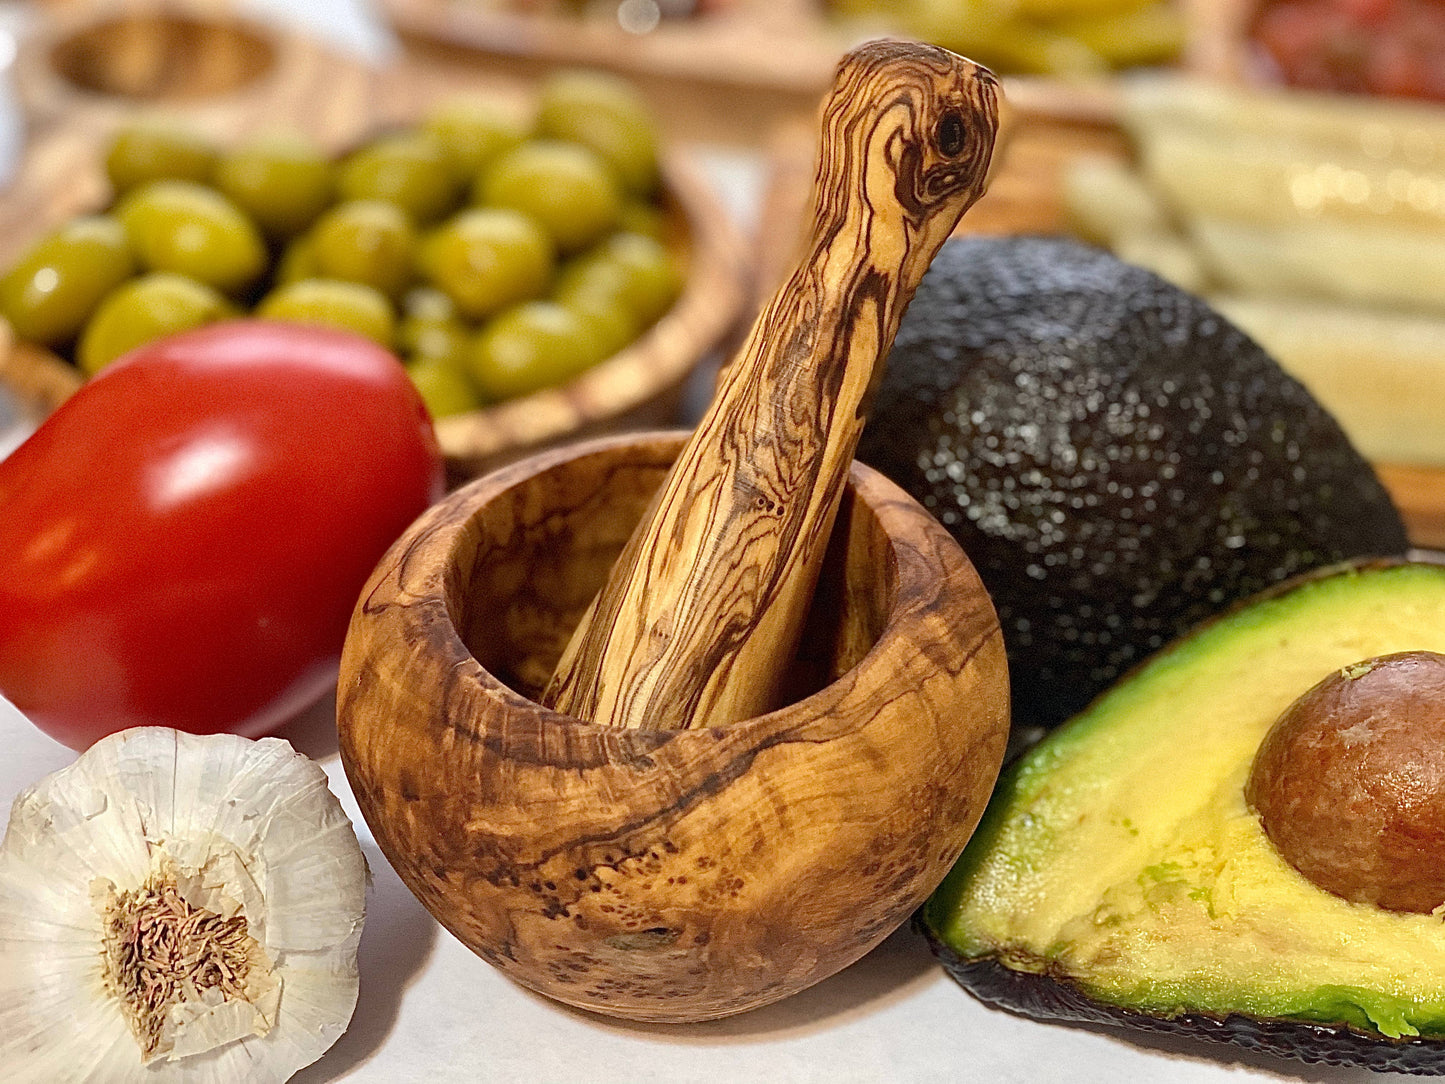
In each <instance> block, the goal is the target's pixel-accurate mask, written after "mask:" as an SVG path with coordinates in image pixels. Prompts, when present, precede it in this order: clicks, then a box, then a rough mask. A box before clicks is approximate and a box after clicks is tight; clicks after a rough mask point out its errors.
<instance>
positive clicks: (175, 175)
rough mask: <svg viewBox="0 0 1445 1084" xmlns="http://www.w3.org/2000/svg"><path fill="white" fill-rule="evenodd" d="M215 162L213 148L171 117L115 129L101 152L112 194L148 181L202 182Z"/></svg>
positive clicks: (208, 175)
mask: <svg viewBox="0 0 1445 1084" xmlns="http://www.w3.org/2000/svg"><path fill="white" fill-rule="evenodd" d="M215 165H216V149H215V147H213V146H212V145H211V143H210V142H209V141H208V140H207V139H206V138H205V137H204V136H201V135H200V134H198V133H196V132H194V131H192V130H190V129H189V128H186V127H185V126H184V125H181V124H179V123H177V122H176V121H173V120H168V119H165V118H149V119H146V120H141V121H137V122H135V123H133V124H130V125H128V126H126V127H125V128H123V129H121V130H120V131H119V132H117V133H116V135H115V137H114V138H113V139H112V140H111V142H110V146H109V147H108V148H107V150H106V154H105V173H106V176H107V177H109V178H110V183H111V187H113V188H114V189H115V192H116V195H123V194H124V193H126V192H129V191H130V190H131V189H132V188H138V187H140V186H141V185H143V184H147V183H149V182H150V181H161V180H175V181H195V182H197V183H204V182H206V181H209V180H210V179H211V171H212V170H213V169H214V168H215Z"/></svg>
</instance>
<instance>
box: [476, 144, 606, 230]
mask: <svg viewBox="0 0 1445 1084" xmlns="http://www.w3.org/2000/svg"><path fill="white" fill-rule="evenodd" d="M472 196H473V202H474V203H480V204H484V205H487V206H492V207H510V208H512V209H513V210H516V211H521V212H522V213H523V214H526V215H530V216H531V217H532V218H534V219H536V220H537V221H538V222H539V223H541V225H542V228H543V229H545V230H546V231H547V232H548V233H549V234H550V235H551V236H552V240H553V241H555V242H556V245H557V248H558V249H559V250H560V251H562V252H576V251H577V250H579V249H583V248H586V247H587V246H588V245H590V244H592V243H593V242H595V241H597V240H598V239H599V238H601V237H602V236H603V235H604V234H606V233H607V232H608V231H609V230H611V229H612V228H613V226H615V225H616V223H617V218H618V215H619V214H621V212H622V189H621V187H620V186H619V185H618V182H617V176H616V174H615V173H613V171H612V169H611V168H610V167H609V166H608V165H607V164H606V163H605V162H604V161H603V160H602V159H601V158H599V157H598V156H597V155H596V154H595V153H593V152H592V151H590V150H588V149H587V148H586V147H583V146H579V145H578V144H576V143H558V142H554V141H551V140H540V139H539V140H533V141H531V142H529V143H523V144H522V145H521V146H520V147H517V148H516V149H514V150H510V151H508V152H507V153H506V154H504V155H502V156H501V157H500V158H498V159H497V160H496V161H495V162H493V163H492V165H491V167H490V168H488V169H487V170H486V171H484V172H483V173H482V174H481V175H480V176H479V177H478V178H477V183H476V185H475V186H474V187H473V191H472Z"/></svg>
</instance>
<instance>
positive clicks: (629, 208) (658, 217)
mask: <svg viewBox="0 0 1445 1084" xmlns="http://www.w3.org/2000/svg"><path fill="white" fill-rule="evenodd" d="M617 229H618V230H619V231H620V232H622V233H640V234H642V235H643V236H644V237H651V238H652V239H653V240H654V241H664V240H666V239H667V232H668V231H667V216H666V215H665V214H663V211H662V208H661V207H659V206H658V205H657V204H655V203H648V202H647V201H646V200H640V199H633V200H628V201H627V202H626V203H624V204H623V205H622V213H621V214H620V215H618V216H617Z"/></svg>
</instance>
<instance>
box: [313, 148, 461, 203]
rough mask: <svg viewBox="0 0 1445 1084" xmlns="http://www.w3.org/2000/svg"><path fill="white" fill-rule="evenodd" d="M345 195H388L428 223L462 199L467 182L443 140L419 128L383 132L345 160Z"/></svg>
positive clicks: (341, 186) (341, 176) (339, 181)
mask: <svg viewBox="0 0 1445 1084" xmlns="http://www.w3.org/2000/svg"><path fill="white" fill-rule="evenodd" d="M336 188H337V191H338V193H339V194H340V197H341V198H342V199H343V200H385V201H386V202H388V203H394V204H396V206H398V207H400V208H401V209H402V210H403V211H405V212H406V213H407V214H408V215H410V216H411V217H412V219H413V221H415V222H418V223H420V224H422V225H426V224H428V223H431V222H435V221H436V220H437V219H439V218H441V217H442V216H443V215H445V214H446V213H447V212H448V211H450V210H451V209H452V208H453V207H455V206H456V205H457V203H458V202H459V200H460V198H461V191H462V186H461V184H460V183H459V182H458V180H457V176H456V173H455V172H454V170H453V167H452V164H451V159H450V158H449V157H448V156H447V153H446V151H445V150H444V149H443V148H442V146H441V144H439V143H437V142H436V140H434V139H432V138H430V137H429V136H426V135H423V134H421V133H419V132H416V131H408V132H401V133H397V134H395V135H388V136H382V137H381V138H379V139H376V140H373V141H372V142H371V143H368V144H367V145H366V146H364V147H362V148H361V149H360V150H359V151H356V152H355V153H354V154H352V155H351V156H350V157H348V158H347V159H346V161H344V162H343V163H342V164H341V168H340V170H339V172H338V174H337V178H336Z"/></svg>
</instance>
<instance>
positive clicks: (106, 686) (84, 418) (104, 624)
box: [0, 320, 443, 749]
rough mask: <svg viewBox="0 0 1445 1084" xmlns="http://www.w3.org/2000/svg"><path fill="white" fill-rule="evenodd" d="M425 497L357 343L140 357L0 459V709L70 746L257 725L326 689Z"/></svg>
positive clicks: (406, 443)
mask: <svg viewBox="0 0 1445 1084" xmlns="http://www.w3.org/2000/svg"><path fill="white" fill-rule="evenodd" d="M442 489H443V473H442V462H441V456H440V454H439V452H438V449H437V443H436V437H435V434H434V433H433V431H432V425H431V420H430V418H429V417H428V416H427V413H426V410H425V408H424V407H423V406H422V403H421V400H420V398H419V397H418V396H417V394H416V392H415V390H414V389H413V387H412V384H411V382H410V380H409V378H408V377H407V375H406V372H405V371H404V370H403V369H402V367H401V365H400V363H398V362H397V360H396V358H395V357H393V356H392V355H391V354H389V353H388V352H386V351H385V350H383V349H381V348H380V347H378V346H375V345H373V344H372V343H370V342H369V341H367V340H365V339H362V338H360V337H358V336H355V335H351V334H348V333H345V332H340V331H331V330H327V329H321V328H311V327H301V326H297V325H290V324H280V323H268V322H264V321H252V320H242V321H236V322H232V323H224V324H216V325H212V326H210V327H206V328H203V329H201V330H199V331H193V332H187V333H185V334H181V335H177V336H174V337H171V338H169V339H165V340H162V341H160V342H157V343H154V344H152V345H150V346H146V347H142V348H140V349H139V350H137V351H135V352H134V353H132V354H131V355H129V356H128V357H126V358H125V359H122V360H121V361H118V362H116V363H114V364H113V365H112V366H110V367H109V368H107V369H106V370H104V371H103V372H102V373H101V374H100V375H99V376H97V377H96V378H95V379H93V380H91V381H89V382H88V383H87V384H85V385H84V386H83V387H82V388H81V390H80V391H79V392H77V393H76V394H75V395H74V396H73V397H72V398H71V399H70V400H69V401H67V402H66V403H65V404H64V405H63V406H62V407H61V408H60V409H59V410H57V411H56V412H55V413H54V414H53V415H52V416H51V417H50V418H49V419H48V420H47V421H46V422H45V424H44V425H42V426H41V427H40V428H39V429H38V430H36V432H35V433H34V434H33V435H32V436H31V437H30V439H29V440H27V441H26V442H25V443H24V444H23V445H21V446H20V447H19V448H18V449H16V450H15V452H13V453H12V454H11V455H10V457H9V458H7V459H5V460H4V461H0V693H4V694H5V696H6V697H8V698H9V699H10V700H11V701H12V702H13V703H14V704H15V706H16V707H18V708H19V709H20V710H21V711H22V712H24V713H25V714H26V715H27V716H28V717H29V718H30V719H31V720H32V721H33V722H35V723H36V725H38V726H39V727H40V728H41V729H42V730H44V731H46V732H47V733H48V734H50V735H51V736H52V737H54V738H56V739H58V740H59V741H62V742H64V743H66V744H67V745H70V746H72V747H74V748H77V749H82V748H85V747H86V746H88V745H90V744H91V743H92V742H94V741H96V740H97V739H98V738H100V737H103V736H104V735H106V734H110V733H112V732H114V731H117V730H123V729H125V728H127V727H131V726H138V725H161V726H170V727H176V728H178V729H182V730H188V731H192V732H195V733H210V732H214V731H232V732H235V733H240V734H245V735H248V736H255V735H257V734H262V733H265V732H267V731H268V730H272V729H274V728H275V727H277V726H278V725H279V724H280V723H282V722H284V721H285V720H286V719H287V718H289V717H290V716H292V715H294V714H295V713H296V712H297V711H299V710H300V709H301V708H303V707H305V706H306V705H307V704H309V703H311V702H312V701H314V700H315V699H317V698H318V697H319V696H320V695H321V694H322V693H323V692H325V691H326V690H327V689H328V688H329V687H330V686H331V685H332V683H333V682H334V681H335V668H336V663H337V659H338V657H339V655H340V651H341V645H342V641H343V639H344V638H345V634H346V626H347V622H348V620H349V618H350V614H351V609H352V606H353V605H354V603H355V602H356V598H357V595H358V594H359V593H360V591H361V588H362V586H363V584H364V583H365V581H366V578H367V576H368V575H369V574H370V572H371V570H372V568H373V566H374V565H375V564H376V562H377V561H378V560H380V558H381V556H382V554H383V553H384V552H385V551H386V549H387V547H388V546H389V545H390V544H391V543H392V542H393V541H394V540H395V539H396V538H397V537H398V536H399V535H400V534H401V532H402V531H403V530H404V529H405V528H406V526H407V525H408V524H409V523H410V522H411V521H412V520H413V519H415V518H416V517H417V516H418V515H419V514H420V513H421V512H422V511H423V510H424V509H425V508H426V506H427V505H428V504H430V503H431V502H432V501H434V500H436V499H437V497H439V496H440V495H441V493H442Z"/></svg>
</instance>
